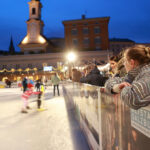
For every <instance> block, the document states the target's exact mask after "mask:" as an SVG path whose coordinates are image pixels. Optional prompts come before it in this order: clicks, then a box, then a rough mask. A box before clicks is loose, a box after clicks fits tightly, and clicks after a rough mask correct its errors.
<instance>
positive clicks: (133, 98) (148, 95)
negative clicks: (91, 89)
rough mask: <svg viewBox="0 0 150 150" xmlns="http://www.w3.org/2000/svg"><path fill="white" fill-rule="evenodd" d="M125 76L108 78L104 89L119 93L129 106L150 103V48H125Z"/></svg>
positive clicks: (142, 105) (142, 46)
mask: <svg viewBox="0 0 150 150" xmlns="http://www.w3.org/2000/svg"><path fill="white" fill-rule="evenodd" d="M124 66H125V69H126V71H127V75H126V76H125V77H121V78H120V77H114V78H111V79H109V80H108V81H107V82H106V84H105V87H106V90H107V91H108V92H110V93H112V94H115V93H120V96H121V99H122V100H123V101H124V102H125V103H126V104H127V105H128V106H129V107H131V108H133V109H139V108H141V107H145V106H147V105H149V104H150V48H149V47H145V46H144V45H136V46H133V47H129V48H127V49H126V51H125V53H124Z"/></svg>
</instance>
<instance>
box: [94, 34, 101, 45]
mask: <svg viewBox="0 0 150 150" xmlns="http://www.w3.org/2000/svg"><path fill="white" fill-rule="evenodd" d="M94 41H95V44H101V38H100V37H99V36H98V37H95V39H94Z"/></svg>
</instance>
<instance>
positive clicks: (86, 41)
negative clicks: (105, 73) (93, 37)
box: [83, 37, 90, 48]
mask: <svg viewBox="0 0 150 150" xmlns="http://www.w3.org/2000/svg"><path fill="white" fill-rule="evenodd" d="M83 44H84V47H86V48H88V47H89V44H90V40H89V38H88V37H86V38H84V39H83Z"/></svg>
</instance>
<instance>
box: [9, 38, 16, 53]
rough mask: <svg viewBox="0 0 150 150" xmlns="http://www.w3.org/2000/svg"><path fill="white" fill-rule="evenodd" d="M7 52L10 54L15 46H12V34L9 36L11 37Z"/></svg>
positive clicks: (13, 51)
mask: <svg viewBox="0 0 150 150" xmlns="http://www.w3.org/2000/svg"><path fill="white" fill-rule="evenodd" d="M9 53H10V54H11V55H12V54H14V53H15V48H14V44H13V39H12V36H11V38H10V44H9Z"/></svg>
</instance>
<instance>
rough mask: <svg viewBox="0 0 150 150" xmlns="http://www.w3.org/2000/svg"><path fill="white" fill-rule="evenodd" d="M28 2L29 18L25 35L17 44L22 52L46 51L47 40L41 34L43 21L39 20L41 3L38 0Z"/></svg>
mask: <svg viewBox="0 0 150 150" xmlns="http://www.w3.org/2000/svg"><path fill="white" fill-rule="evenodd" d="M28 4H29V19H28V20H27V21H26V23H27V35H26V36H25V37H24V39H23V40H22V41H21V43H20V44H19V47H20V48H21V51H22V52H24V53H29V52H34V53H39V52H41V51H43V52H46V51H47V47H48V42H47V40H46V38H45V37H44V36H43V26H44V23H43V21H42V20H41V8H42V4H41V2H40V0H31V1H30V2H28Z"/></svg>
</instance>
